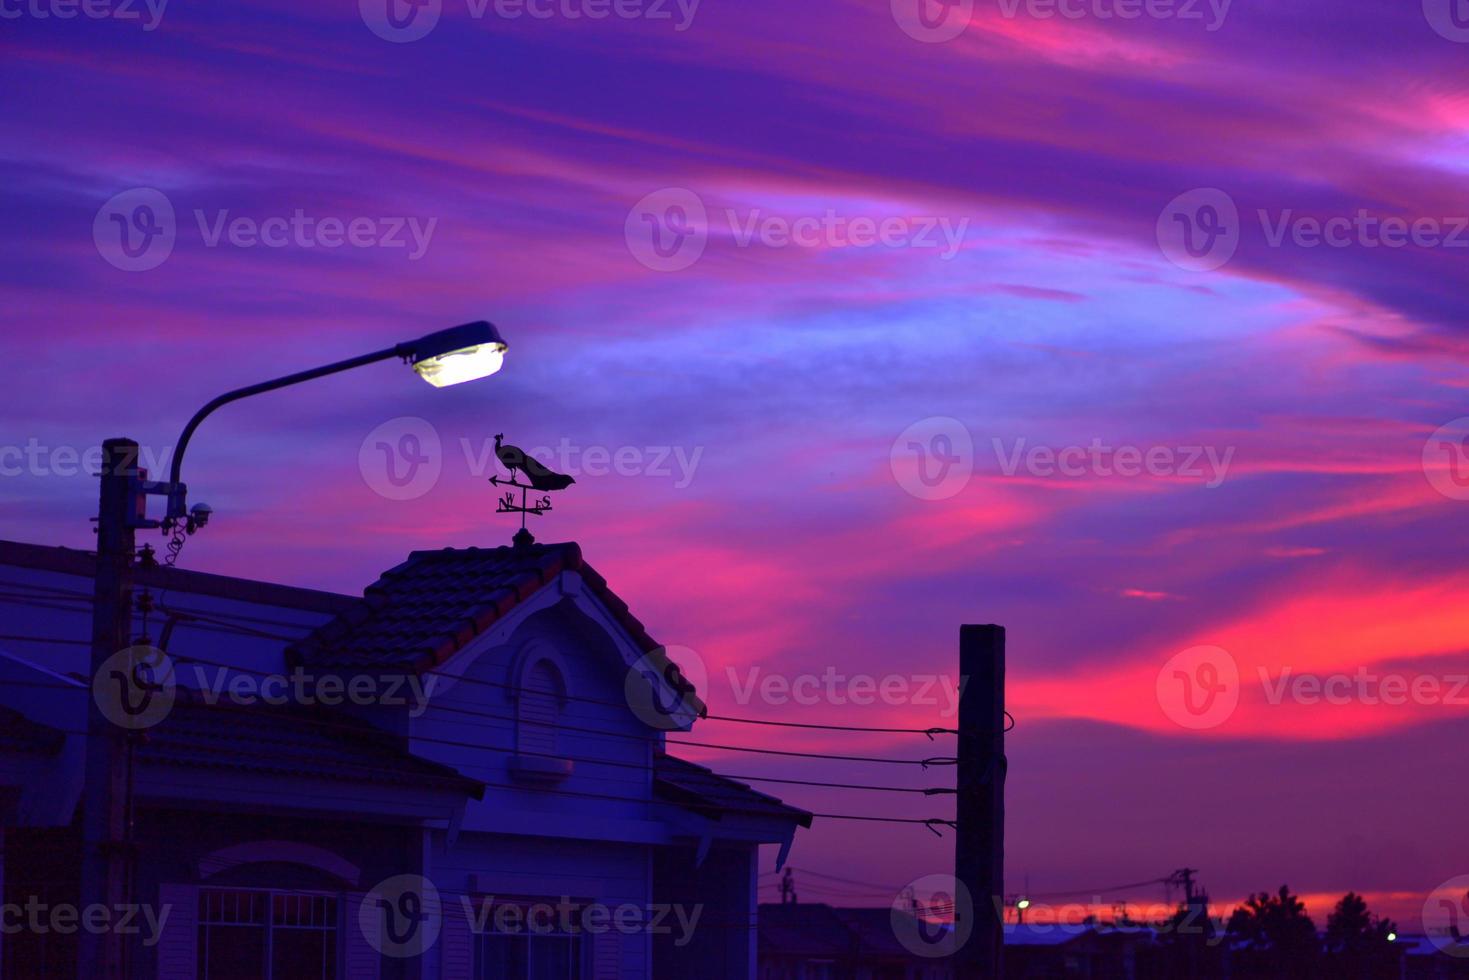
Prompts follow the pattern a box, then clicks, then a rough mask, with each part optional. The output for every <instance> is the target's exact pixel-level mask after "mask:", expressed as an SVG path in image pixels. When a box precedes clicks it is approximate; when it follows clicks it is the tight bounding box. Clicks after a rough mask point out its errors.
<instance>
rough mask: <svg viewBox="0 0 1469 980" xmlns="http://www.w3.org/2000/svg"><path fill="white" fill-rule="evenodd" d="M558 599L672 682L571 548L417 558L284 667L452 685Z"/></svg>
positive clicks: (622, 607) (449, 552)
mask: <svg viewBox="0 0 1469 980" xmlns="http://www.w3.org/2000/svg"><path fill="white" fill-rule="evenodd" d="M562 599H569V600H570V601H572V602H573V603H575V604H576V605H577V607H578V608H579V609H580V610H581V612H583V613H584V614H586V615H587V616H588V617H589V618H590V619H591V620H593V621H595V622H596V623H597V624H598V625H599V626H601V628H602V630H604V631H605V632H606V633H607V634H608V635H609V636H610V637H611V638H612V639H613V641H614V643H615V645H616V647H617V649H618V652H619V653H620V654H621V657H622V661H623V664H622V666H623V668H624V669H630V668H633V667H634V666H635V665H639V666H640V668H641V667H651V668H652V669H650V670H647V671H641V670H640V672H643V673H645V675H646V676H647V677H648V678H649V683H653V684H663V683H668V681H667V679H668V678H669V677H670V676H676V675H670V673H669V665H670V663H671V662H670V661H669V660H668V658H667V656H666V654H665V652H664V650H663V647H662V646H661V645H660V644H659V643H658V642H657V641H656V640H654V639H653V638H652V637H651V636H649V635H648V632H647V630H645V629H644V628H643V624H642V623H641V622H639V621H638V620H637V618H636V617H634V616H633V615H632V613H631V611H630V610H629V609H628V606H627V603H625V602H623V601H622V599H621V598H619V597H618V596H617V594H616V593H614V592H613V591H612V590H611V589H610V588H609V587H608V586H607V580H606V579H604V578H603V577H602V576H601V575H599V574H597V572H596V571H595V570H594V569H593V568H592V567H591V566H590V565H588V564H587V563H586V561H585V560H584V559H583V557H582V553H581V548H580V547H579V546H578V545H576V544H574V543H566V544H520V545H515V546H512V547H502V548H463V549H456V548H446V549H443V550H440V551H417V552H414V553H413V554H412V555H410V556H409V558H408V560H407V561H405V562H403V563H402V564H401V565H398V566H397V567H395V568H392V569H390V570H388V571H387V572H384V573H383V575H382V576H381V577H380V578H379V579H378V580H377V581H376V582H375V583H373V584H372V585H370V586H368V588H367V589H366V590H365V591H364V593H363V596H362V599H361V600H359V601H357V602H356V603H354V604H353V605H352V606H351V607H350V608H349V609H347V610H345V611H344V612H342V613H340V614H339V615H337V616H336V617H335V618H333V619H332V620H331V621H330V622H328V623H327V624H325V625H324V626H322V627H321V628H319V629H317V630H315V631H314V632H313V633H312V634H311V635H309V636H308V637H306V638H305V639H303V640H301V641H298V642H296V643H293V644H291V645H290V646H289V647H287V649H286V658H287V663H288V664H289V665H291V666H301V667H303V668H306V669H308V670H313V671H327V670H338V671H349V670H350V671H403V672H413V673H420V674H421V673H424V672H427V671H434V672H436V673H446V674H449V675H451V676H452V675H453V674H454V673H457V672H459V671H462V670H463V669H465V668H464V665H465V664H466V662H472V661H473V660H474V659H475V658H476V656H477V655H478V652H479V651H482V650H483V649H485V648H487V647H489V646H493V645H496V644H497V643H498V642H503V640H504V638H505V636H506V635H507V634H508V632H509V631H510V630H511V629H513V628H515V626H516V625H518V622H519V621H521V620H522V619H523V618H524V617H525V615H526V614H527V613H529V612H531V611H534V610H536V609H540V608H545V607H546V606H548V605H550V604H553V603H555V602H557V601H561V600H562ZM471 648H474V649H471ZM640 661H641V665H640V663H639V662H640ZM660 679H661V680H660ZM670 694H671V695H672V698H673V699H678V696H677V694H673V693H672V692H671V691H660V692H659V697H660V698H665V699H668V698H669V697H670ZM679 700H681V701H682V703H683V704H685V705H687V706H688V708H689V717H688V719H687V722H688V723H692V720H693V718H694V717H696V716H698V715H702V714H703V712H704V706H703V703H702V702H700V701H699V699H698V698H697V697H696V696H694V695H693V694H692V693H687V694H686V696H684V697H683V698H681V699H679ZM682 727H686V725H685V726H682Z"/></svg>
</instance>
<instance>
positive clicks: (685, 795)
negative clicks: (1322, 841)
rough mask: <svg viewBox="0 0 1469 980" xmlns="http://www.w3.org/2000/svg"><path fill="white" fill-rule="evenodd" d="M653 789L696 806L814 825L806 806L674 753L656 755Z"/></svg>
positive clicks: (660, 794)
mask: <svg viewBox="0 0 1469 980" xmlns="http://www.w3.org/2000/svg"><path fill="white" fill-rule="evenodd" d="M653 791H654V793H656V794H657V795H659V796H662V797H664V798H665V799H671V800H673V801H675V802H679V803H686V804H688V805H689V806H690V807H691V808H693V809H701V808H707V809H709V810H711V811H716V812H717V811H733V812H736V813H747V814H755V815H757V816H770V817H780V818H783V819H786V820H795V821H796V822H797V823H799V824H800V825H801V826H802V827H809V826H811V814H809V813H807V812H806V811H805V810H801V809H797V808H796V807H793V806H790V805H788V804H785V803H782V802H781V801H780V800H778V799H776V798H775V797H773V796H766V795H765V794H764V793H761V792H759V791H757V790H753V789H751V788H750V787H748V786H746V785H745V784H744V783H741V782H737V781H735V780H733V779H730V778H729V777H728V776H721V775H719V773H717V772H715V771H714V770H712V769H706V768H705V767H703V766H700V765H695V764H694V763H692V762H686V761H684V760H683V759H679V758H675V757H674V756H671V755H666V754H659V755H658V756H657V757H656V758H655V759H654V761H653Z"/></svg>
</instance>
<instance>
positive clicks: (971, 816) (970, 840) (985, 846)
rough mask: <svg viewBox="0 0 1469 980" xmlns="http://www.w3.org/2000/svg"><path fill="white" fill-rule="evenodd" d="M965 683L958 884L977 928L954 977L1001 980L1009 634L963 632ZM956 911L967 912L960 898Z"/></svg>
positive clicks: (985, 629)
mask: <svg viewBox="0 0 1469 980" xmlns="http://www.w3.org/2000/svg"><path fill="white" fill-rule="evenodd" d="M959 683H960V694H959V738H958V742H959V748H958V757H959V766H958V769H959V772H958V790H959V808H958V829H957V831H956V833H955V835H954V877H955V878H956V879H958V882H959V884H960V885H961V886H963V887H964V888H967V889H968V890H969V901H970V904H971V905H972V912H971V915H972V916H973V919H974V921H973V922H971V923H970V934H969V938H968V941H967V942H966V943H964V944H963V945H961V946H960V947H959V948H958V949H957V950H955V953H954V976H955V978H956V980H999V977H1000V976H1001V957H1002V953H1003V951H1004V895H1005V768H1006V763H1005V629H1004V627H1002V626H961V627H959ZM956 905H962V903H960V902H959V900H958V898H957V897H956ZM963 911H964V910H963V909H962V908H961V909H959V910H956V912H955V914H956V915H959V914H962V912H963ZM955 925H956V928H957V927H958V923H957V922H956V923H955Z"/></svg>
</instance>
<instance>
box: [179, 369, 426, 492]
mask: <svg viewBox="0 0 1469 980" xmlns="http://www.w3.org/2000/svg"><path fill="white" fill-rule="evenodd" d="M405 346H408V345H406V344H399V345H398V346H397V347H389V348H387V349H385V350H380V351H378V352H377V353H375V354H363V355H362V356H361V357H352V358H348V359H347V360H345V361H337V362H336V363H335V364H324V365H322V366H321V367H318V368H312V369H311V370H309V371H297V372H296V373H295V374H288V375H286V376H285V377H282V378H276V379H275V380H274V381H262V382H260V383H259V384H253V385H248V386H246V387H244V388H236V389H235V390H234V391H227V392H225V393H224V394H222V395H220V396H219V397H218V398H216V399H214V400H213V401H211V402H210V403H209V404H207V405H205V406H204V407H203V408H201V409H199V411H197V412H195V413H194V417H193V418H191V419H189V424H188V425H186V426H184V431H183V432H182V433H180V434H179V440H178V442H177V443H176V444H175V446H174V450H173V467H172V469H171V470H170V472H169V477H168V482H169V483H172V484H174V485H178V482H179V474H180V473H181V472H182V470H183V468H184V450H185V449H187V448H189V440H190V439H191V438H192V437H193V435H194V430H195V429H197V428H199V423H201V422H203V421H204V420H205V419H206V418H208V417H209V416H210V415H212V414H214V411H215V409H218V408H223V407H224V406H225V405H228V404H229V403H230V402H237V401H239V400H240V399H241V398H249V397H250V396H251V395H262V394H264V393H265V392H267V391H275V390H276V389H278V388H288V387H290V386H291V385H296V384H300V383H302V382H303V381H314V380H316V379H317V378H324V377H326V376H327V375H329V374H336V373H338V372H340V371H350V370H352V369H353V368H357V367H362V366H363V365H366V364H375V363H377V362H378V361H386V360H387V359H388V358H390V357H395V356H398V357H401V356H403V348H404V347H405ZM169 516H170V517H182V516H183V515H182V514H170V515H169Z"/></svg>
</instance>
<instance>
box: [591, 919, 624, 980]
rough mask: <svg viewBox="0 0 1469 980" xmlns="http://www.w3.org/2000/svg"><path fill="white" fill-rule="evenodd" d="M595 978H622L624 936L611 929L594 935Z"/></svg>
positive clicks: (616, 979)
mask: <svg viewBox="0 0 1469 980" xmlns="http://www.w3.org/2000/svg"><path fill="white" fill-rule="evenodd" d="M592 977H593V980H622V936H621V935H619V934H618V933H617V931H616V930H614V929H609V930H607V931H606V932H604V933H600V934H598V935H596V936H593V937H592Z"/></svg>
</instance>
